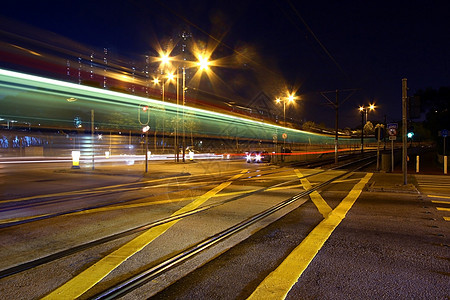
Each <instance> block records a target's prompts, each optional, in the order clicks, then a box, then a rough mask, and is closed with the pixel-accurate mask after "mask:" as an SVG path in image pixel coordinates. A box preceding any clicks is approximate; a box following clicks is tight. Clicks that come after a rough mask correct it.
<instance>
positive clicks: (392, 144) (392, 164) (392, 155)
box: [391, 140, 394, 173]
mask: <svg viewBox="0 0 450 300" xmlns="http://www.w3.org/2000/svg"><path fill="white" fill-rule="evenodd" d="M391 172H392V173H394V140H391Z"/></svg>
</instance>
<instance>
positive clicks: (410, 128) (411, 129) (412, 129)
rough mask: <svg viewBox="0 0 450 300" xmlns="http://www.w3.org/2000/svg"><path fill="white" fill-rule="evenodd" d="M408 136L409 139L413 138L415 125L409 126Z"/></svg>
mask: <svg viewBox="0 0 450 300" xmlns="http://www.w3.org/2000/svg"><path fill="white" fill-rule="evenodd" d="M406 136H407V137H408V139H412V138H413V136H414V127H412V126H411V127H409V128H408V133H407V134H406Z"/></svg>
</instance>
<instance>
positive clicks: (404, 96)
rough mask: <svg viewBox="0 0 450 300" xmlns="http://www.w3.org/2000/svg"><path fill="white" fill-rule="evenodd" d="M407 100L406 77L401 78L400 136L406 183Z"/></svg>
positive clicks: (405, 182) (406, 180) (405, 180)
mask: <svg viewBox="0 0 450 300" xmlns="http://www.w3.org/2000/svg"><path fill="white" fill-rule="evenodd" d="M407 100H408V85H407V79H406V78H403V79H402V138H403V159H402V170H403V184H404V185H407V184H408V179H407V176H406V175H407V171H408V162H407V156H408V148H407V147H408V141H407V136H406V134H407V128H406V127H407V126H408V124H407V116H406V113H407V111H406V110H407V103H406V101H407Z"/></svg>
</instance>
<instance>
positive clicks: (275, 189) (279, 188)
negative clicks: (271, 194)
mask: <svg viewBox="0 0 450 300" xmlns="http://www.w3.org/2000/svg"><path fill="white" fill-rule="evenodd" d="M299 187H303V184H294V185H286V186H277V187H273V188H270V189H267V190H266V191H278V190H285V189H295V188H299Z"/></svg>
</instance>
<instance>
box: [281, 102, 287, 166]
mask: <svg viewBox="0 0 450 300" xmlns="http://www.w3.org/2000/svg"><path fill="white" fill-rule="evenodd" d="M283 118H284V128H286V99H283ZM284 131H286V130H284ZM285 152H286V139H285V138H283V154H282V155H281V161H284V153H285Z"/></svg>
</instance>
